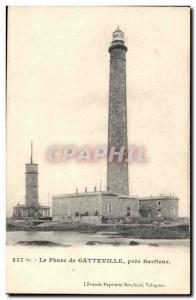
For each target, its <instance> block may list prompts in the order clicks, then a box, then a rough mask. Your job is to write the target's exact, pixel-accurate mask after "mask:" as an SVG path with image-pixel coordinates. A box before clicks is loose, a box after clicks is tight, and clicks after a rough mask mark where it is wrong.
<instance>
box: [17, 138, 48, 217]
mask: <svg viewBox="0 0 196 300" xmlns="http://www.w3.org/2000/svg"><path fill="white" fill-rule="evenodd" d="M13 217H14V218H33V219H37V218H48V217H50V207H49V206H45V205H40V204H39V196H38V164H35V163H34V162H33V143H32V142H31V158H30V163H28V164H25V205H24V204H19V203H18V205H17V206H14V211H13Z"/></svg>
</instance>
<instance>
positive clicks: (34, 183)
mask: <svg viewBox="0 0 196 300" xmlns="http://www.w3.org/2000/svg"><path fill="white" fill-rule="evenodd" d="M25 166H26V172H25V190H26V194H25V204H26V206H29V207H34V208H36V207H38V205H39V202H38V165H37V164H34V163H33V143H32V142H31V158H30V163H28V164H26V165H25Z"/></svg>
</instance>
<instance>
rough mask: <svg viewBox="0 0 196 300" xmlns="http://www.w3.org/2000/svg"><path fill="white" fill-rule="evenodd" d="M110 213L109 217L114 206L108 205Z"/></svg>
mask: <svg viewBox="0 0 196 300" xmlns="http://www.w3.org/2000/svg"><path fill="white" fill-rule="evenodd" d="M108 213H109V215H111V214H112V205H108Z"/></svg>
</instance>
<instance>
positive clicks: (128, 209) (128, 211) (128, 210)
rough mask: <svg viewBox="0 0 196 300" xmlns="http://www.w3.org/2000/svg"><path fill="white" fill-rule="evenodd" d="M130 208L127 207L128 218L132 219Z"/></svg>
mask: <svg viewBox="0 0 196 300" xmlns="http://www.w3.org/2000/svg"><path fill="white" fill-rule="evenodd" d="M130 213H131V212H130V207H127V217H130Z"/></svg>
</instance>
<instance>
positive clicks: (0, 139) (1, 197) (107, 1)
mask: <svg viewBox="0 0 196 300" xmlns="http://www.w3.org/2000/svg"><path fill="white" fill-rule="evenodd" d="M195 3H196V1H195V0H189V1H188V0H187V1H185V0H175V1H174V0H173V1H172V0H170V1H167V0H162V1H158V0H157V1H156V0H154V1H152V0H151V1H147V0H146V1H145V0H135V1H134V0H132V1H131V0H121V1H119V0H112V1H111V0H99V1H98V0H94V1H92V0H88V1H85V0H67V1H65V0H56V1H55V0H20V1H19V0H15V1H14V0H7V1H6V0H1V1H0V45H1V49H0V84H1V89H0V95H1V97H0V99H1V100H0V181H1V185H0V226H1V227H0V228H1V231H0V266H1V272H0V299H7V298H8V297H9V296H8V295H6V294H5V261H6V257H5V236H6V235H5V211H6V175H5V166H6V158H5V157H6V141H5V136H6V134H5V132H6V131H5V117H6V114H5V109H6V106H5V97H6V87H5V79H6V78H5V63H6V61H5V54H6V51H5V49H6V29H5V28H6V23H5V22H6V18H5V12H6V6H12V5H13V6H49V5H51V6H65V5H71V6H75V5H80V6H81V5H85V6H112V5H118V6H122V5H127V6H130V5H134V6H140V5H143V6H172V5H175V6H191V7H192V8H193V9H194V8H195V7H196V4H195ZM193 27H194V24H193ZM192 30H193V34H194V36H193V42H194V41H195V33H194V32H195V30H194V28H193V29H192ZM193 49H194V45H193ZM193 49H192V50H193ZM194 66H195V64H194V65H193V66H192V68H193V69H194ZM194 84H195V79H194V82H193V85H194ZM193 100H194V99H192V102H193ZM195 107H196V106H195V105H194V113H195V111H196V108H195ZM193 132H195V130H193ZM194 140H195V134H194V136H193V141H194ZM194 149H195V147H194ZM194 166H195V163H194ZM195 182H196V179H195V178H194V182H193V185H194V184H195ZM193 202H194V199H193ZM194 207H195V205H194ZM194 213H195V209H194ZM182 272H183V270H182ZM168 276H169V274H168ZM194 277H195V276H194ZM194 277H193V279H194V283H195V278H194ZM194 286H195V285H194ZM17 298H18V299H20V298H21V299H28V297H17ZM37 298H38V299H41V297H40V296H39V297H37ZM50 298H51V299H52V298H53V299H57V298H58V297H57V296H56V297H55V296H54V297H50ZM67 298H70V297H67ZM72 298H73V297H72ZM83 298H84V297H83ZM102 298H104V297H102ZM132 298H136V297H132ZM139 298H143V297H142V296H141V297H137V298H136V299H139ZM153 298H154V297H153ZM157 298H158V297H157ZM169 298H171V297H167V299H169ZM171 299H172V298H171Z"/></svg>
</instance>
